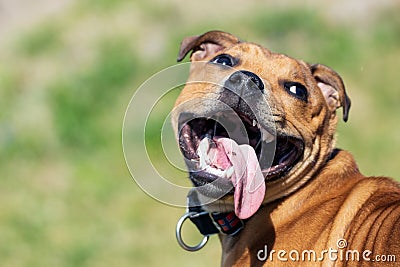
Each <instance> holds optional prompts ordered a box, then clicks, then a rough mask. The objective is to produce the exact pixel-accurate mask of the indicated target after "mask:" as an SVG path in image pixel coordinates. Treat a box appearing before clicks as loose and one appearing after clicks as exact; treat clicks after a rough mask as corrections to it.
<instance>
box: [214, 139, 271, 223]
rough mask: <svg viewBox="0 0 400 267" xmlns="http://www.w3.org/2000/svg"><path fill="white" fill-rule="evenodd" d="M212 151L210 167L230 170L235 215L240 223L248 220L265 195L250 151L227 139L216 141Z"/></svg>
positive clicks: (263, 184) (250, 149)
mask: <svg viewBox="0 0 400 267" xmlns="http://www.w3.org/2000/svg"><path fill="white" fill-rule="evenodd" d="M214 141H215V142H216V147H215V148H210V150H209V157H210V159H211V160H212V165H214V166H215V167H217V168H220V169H223V170H226V169H228V168H229V167H230V166H233V168H234V173H233V175H232V176H231V178H230V179H231V181H232V183H233V185H234V187H235V193H234V199H235V213H236V215H237V216H238V217H239V218H241V219H247V218H249V217H250V216H252V215H253V214H254V213H255V212H256V211H257V210H258V208H259V207H260V206H261V204H262V202H263V200H264V195H265V182H264V176H263V174H262V172H261V169H260V167H259V164H258V160H257V156H256V153H255V151H254V149H253V148H252V147H251V146H249V145H240V146H239V145H238V144H237V143H236V142H235V141H233V140H232V139H229V138H217V139H214Z"/></svg>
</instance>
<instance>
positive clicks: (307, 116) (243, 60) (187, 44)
mask: <svg viewBox="0 0 400 267" xmlns="http://www.w3.org/2000/svg"><path fill="white" fill-rule="evenodd" d="M199 40H200V41H199ZM207 49H208V50H207ZM190 51H192V57H191V61H192V62H197V61H198V59H199V55H201V57H200V58H201V60H202V61H209V60H210V59H212V58H214V57H215V55H217V54H220V53H226V54H230V55H232V56H234V57H237V58H240V63H239V65H238V66H235V69H237V70H248V71H251V72H253V73H256V74H257V75H258V76H259V77H260V78H262V80H263V82H264V84H265V90H266V91H267V93H266V100H267V103H265V106H267V104H268V105H269V106H270V108H271V111H272V114H274V116H273V117H274V118H273V120H274V123H275V125H276V131H277V133H278V134H290V135H292V136H296V137H299V138H301V139H302V140H303V142H304V144H305V150H304V157H303V160H302V161H301V162H299V163H297V164H296V165H295V166H294V167H293V168H292V170H291V171H290V172H289V173H288V174H287V175H286V176H285V177H283V178H281V179H278V180H276V181H272V182H267V183H266V196H265V199H264V202H263V203H264V205H263V206H262V207H261V208H260V209H259V210H258V212H257V213H256V214H255V215H254V216H252V217H251V218H250V219H249V220H248V221H247V222H246V225H245V228H244V229H243V230H242V232H241V233H240V234H239V235H237V236H235V237H230V236H223V235H221V236H220V239H221V244H222V252H223V255H222V265H223V266H264V265H267V266H280V265H281V264H282V265H285V266H299V265H302V266H315V265H323V266H347V265H348V266H357V265H358V264H359V265H360V266H361V265H362V266H371V265H372V264H373V263H371V262H365V261H360V262H354V261H349V262H347V261H335V262H334V261H329V260H325V261H323V262H313V261H311V262H310V261H305V262H291V261H289V262H280V261H278V260H276V259H275V261H274V262H270V261H269V260H267V261H260V260H259V259H257V253H258V252H259V251H260V250H261V249H263V248H264V246H265V245H266V246H267V247H268V250H269V251H271V250H272V249H273V250H279V249H282V250H285V251H290V250H294V249H296V250H298V251H302V250H311V249H313V250H315V251H317V253H319V252H320V251H322V250H324V249H328V248H333V249H335V248H337V241H338V240H339V239H345V240H346V241H347V242H348V246H347V248H348V249H352V250H354V249H358V250H359V251H363V250H366V249H368V250H371V251H372V252H373V254H372V255H377V254H384V255H396V259H397V261H398V262H399V261H400V245H399V244H400V187H399V185H398V184H397V183H395V182H394V181H392V180H390V179H388V178H383V177H364V176H363V175H362V174H361V173H360V172H359V170H358V167H357V165H356V163H355V161H354V159H353V157H352V156H351V154H350V153H348V152H346V151H341V150H337V149H335V130H336V124H337V116H336V109H337V108H339V107H344V115H343V116H344V119H345V120H347V116H348V110H349V106H350V100H349V98H348V97H347V95H346V92H345V89H344V85H343V82H342V80H341V78H340V76H339V75H338V74H337V73H336V72H334V71H333V70H331V69H330V68H328V67H326V66H323V65H309V64H307V63H305V62H303V61H299V60H295V59H293V58H290V57H288V56H285V55H282V54H275V53H272V52H271V51H269V50H267V49H265V48H263V47H261V46H259V45H256V44H253V43H246V42H240V41H239V40H238V39H237V38H236V37H234V36H231V35H229V34H227V33H222V32H211V33H206V34H204V35H202V36H198V37H190V38H188V39H186V41H184V42H183V43H182V47H181V52H180V54H179V59H180V60H181V59H183V58H184V57H185V55H186V54H188V53H189V52H190ZM204 64H206V63H204ZM233 72H234V70H231V69H228V70H221V69H217V68H216V69H215V71H211V72H207V73H203V72H202V65H201V64H193V65H192V69H191V73H190V77H189V79H188V81H189V82H190V81H194V80H196V79H199V75H200V76H201V77H202V78H207V79H209V80H211V81H214V82H216V83H217V82H221V81H223V79H225V78H226V77H228V76H229V75H230V74H232V73H233ZM204 76H206V77H204ZM282 79H286V80H290V81H297V82H301V83H302V84H304V85H305V86H306V87H307V89H308V91H309V96H310V97H309V101H308V103H307V105H304V104H303V103H301V102H300V101H294V100H293V99H291V98H290V97H288V95H287V92H285V91H284V90H282V86H281V84H280V83H279V81H281V80H282ZM220 90H221V88H220V86H218V85H210V84H201V83H200V84H199V83H194V84H190V83H189V84H187V85H186V86H185V88H184V89H183V90H182V92H181V94H180V96H179V97H178V99H177V101H176V105H175V109H174V111H173V115H172V117H173V125H174V128H175V130H176V131H177V120H178V115H179V114H180V113H181V112H187V111H190V112H192V113H194V114H196V115H199V116H201V115H202V114H203V113H204V112H205V110H206V109H209V108H212V107H210V105H212V104H209V103H206V104H205V102H204V98H208V99H217V97H218V95H219V93H220ZM185 103H190V105H185ZM257 108H258V110H261V109H263V108H265V107H264V106H263V105H261V104H260V105H259V106H257ZM261 114H263V113H262V111H261ZM261 117H262V115H261ZM270 120H271V118H270V117H267V114H266V115H265V117H262V121H261V122H262V123H270ZM206 208H207V209H208V210H210V211H227V210H232V209H233V200H232V197H227V198H225V199H222V200H220V201H217V202H216V203H214V204H212V205H208V206H207V207H206ZM380 264H382V263H380ZM387 264H388V265H387V266H389V265H390V264H392V266H395V263H393V262H392V263H387Z"/></svg>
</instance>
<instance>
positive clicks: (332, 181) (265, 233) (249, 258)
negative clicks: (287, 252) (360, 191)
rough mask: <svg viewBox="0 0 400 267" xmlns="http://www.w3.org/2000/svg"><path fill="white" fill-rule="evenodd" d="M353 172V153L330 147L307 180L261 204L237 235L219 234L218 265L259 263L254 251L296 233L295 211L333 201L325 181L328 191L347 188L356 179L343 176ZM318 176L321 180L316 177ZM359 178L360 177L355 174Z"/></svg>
mask: <svg viewBox="0 0 400 267" xmlns="http://www.w3.org/2000/svg"><path fill="white" fill-rule="evenodd" d="M330 166H335V167H336V168H331V167H330ZM338 170H342V172H338ZM356 173H359V170H358V167H357V165H356V163H355V161H354V159H353V156H352V155H351V154H350V153H348V152H346V151H342V150H334V151H333V153H332V156H331V158H330V159H329V161H328V162H327V163H326V164H325V165H324V167H323V168H321V169H320V171H319V172H318V173H317V174H316V175H315V176H314V177H312V178H311V179H309V180H308V181H307V183H306V184H305V186H303V187H302V188H300V189H298V190H297V191H296V192H294V193H293V194H292V195H290V196H288V197H285V198H281V199H278V200H275V201H273V202H271V203H268V204H267V205H263V206H262V207H261V208H260V209H259V210H258V211H257V213H256V214H255V215H253V216H252V217H251V218H250V219H249V220H248V221H247V222H246V225H245V227H244V229H243V230H242V231H241V232H240V233H239V234H238V235H236V236H233V237H231V236H227V235H219V237H220V241H221V245H222V263H223V264H222V265H223V266H244V265H245V266H262V264H260V263H261V262H260V261H259V259H257V252H258V251H259V250H260V249H263V248H264V247H265V246H267V247H268V249H269V250H271V249H273V248H274V245H275V243H276V241H277V239H280V238H284V236H290V235H291V234H292V235H296V234H298V233H295V232H291V229H292V228H291V224H293V225H294V224H296V223H301V222H300V220H302V219H304V218H305V216H304V214H300V213H299V210H307V209H308V208H309V207H313V206H314V207H317V206H321V203H326V202H328V201H329V202H332V201H333V202H334V201H335V198H337V196H335V195H332V194H330V191H329V192H327V191H326V188H329V187H327V186H326V184H327V183H328V184H329V185H330V187H331V189H332V192H337V191H336V189H335V188H336V187H341V188H351V187H352V186H353V185H354V184H355V183H356V182H357V181H358V179H346V177H349V176H354V175H355V174H356ZM320 177H323V179H322V178H321V179H319V178H320ZM359 177H362V176H361V175H359ZM360 179H361V178H360ZM349 190H350V189H349ZM338 203H339V201H338ZM338 205H339V204H338ZM333 206H335V205H333ZM300 207H301V209H300ZM310 210H312V208H310ZM325 212H332V213H334V212H335V211H334V209H332V210H328V211H325ZM255 229H256V230H255ZM304 238H307V237H304ZM299 240H302V239H301V238H300V239H299ZM305 242H306V240H305ZM277 249H285V248H277Z"/></svg>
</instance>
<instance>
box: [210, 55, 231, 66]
mask: <svg viewBox="0 0 400 267" xmlns="http://www.w3.org/2000/svg"><path fill="white" fill-rule="evenodd" d="M210 62H211V63H215V64H220V65H223V66H229V67H233V66H234V65H235V60H234V59H233V58H232V57H231V56H230V55H227V54H221V55H218V56H216V57H215V58H214V59H212V60H211V61H210Z"/></svg>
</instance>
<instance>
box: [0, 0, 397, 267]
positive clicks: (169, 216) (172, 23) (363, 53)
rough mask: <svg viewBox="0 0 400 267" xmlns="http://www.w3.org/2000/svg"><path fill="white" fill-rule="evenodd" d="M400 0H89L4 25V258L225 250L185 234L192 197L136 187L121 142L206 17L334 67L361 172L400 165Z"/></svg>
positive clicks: (177, 257)
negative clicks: (138, 98)
mask: <svg viewBox="0 0 400 267" xmlns="http://www.w3.org/2000/svg"><path fill="white" fill-rule="evenodd" d="M378 2H379V1H378ZM378 2H377V3H378ZM389 2H390V1H389ZM394 2H395V1H393V4H392V5H387V7H386V8H385V7H380V6H379V4H376V7H374V8H369V9H368V8H365V5H366V4H365V3H370V1H366V2H365V3H364V2H363V1H358V2H357V1H339V2H337V3H336V4H335V3H329V4H328V2H326V3H322V2H321V1H309V2H308V4H306V5H304V4H302V5H300V4H298V2H297V1H263V2H262V1H253V2H250V1H247V2H244V1H243V2H241V1H227V0H224V1H215V2H214V1H211V0H205V1H197V2H194V1H192V2H189V1H177V0H175V1H161V0H151V1H144V0H143V1H142V0H140V1H128V0H118V1H112V0H80V1H70V4H69V5H67V6H66V7H65V8H64V9H63V10H61V11H59V12H57V14H54V15H50V16H45V17H41V18H40V19H37V20H35V21H34V22H33V23H30V24H29V25H25V26H24V27H21V28H19V29H18V31H12V32H8V33H7V35H6V36H3V37H2V39H1V40H2V42H1V44H0V49H1V50H0V171H1V178H0V203H1V204H0V266H61V267H63V266H217V265H218V264H219V259H220V248H219V242H218V240H217V238H215V237H213V238H211V241H210V242H209V244H208V245H207V246H206V247H205V248H204V249H203V250H201V251H199V252H196V253H190V252H186V251H183V250H182V249H180V248H179V247H178V245H177V243H176V241H175V237H174V227H175V223H176V221H177V219H178V218H179V216H180V215H181V214H182V213H183V212H184V210H183V209H181V208H174V207H171V206H167V205H164V204H161V203H160V202H157V201H156V200H154V199H152V198H150V197H149V196H147V195H146V194H145V193H143V192H142V191H141V190H140V188H139V187H138V186H137V185H136V184H135V182H134V181H133V179H132V178H131V177H130V174H129V172H128V170H127V167H126V166H125V162H124V157H123V153H122V146H121V132H122V121H123V116H124V112H125V109H126V107H127V105H128V103H129V100H130V98H131V96H132V95H133V93H134V92H135V90H136V89H137V88H138V87H139V86H140V85H141V84H142V83H143V82H144V81H145V80H146V79H147V78H149V77H150V76H151V75H153V74H155V73H156V72H158V71H160V70H162V69H164V68H165V67H168V66H171V65H173V64H175V60H176V56H177V52H178V47H179V43H180V41H181V39H182V38H183V37H185V36H188V35H196V34H200V33H203V32H205V31H208V30H211V29H220V30H225V31H228V32H231V33H234V34H235V35H238V36H240V37H241V38H242V39H244V40H249V41H254V42H258V43H261V44H263V45H265V46H266V47H269V48H270V49H271V50H272V51H276V52H281V53H286V54H289V55H291V56H294V57H297V58H301V59H304V60H306V61H308V62H312V63H316V62H319V63H323V64H326V65H329V66H331V67H332V68H334V69H335V70H336V71H338V72H339V73H340V74H341V75H342V77H343V79H344V81H345V84H346V86H347V90H348V94H349V95H350V97H351V99H352V103H353V105H352V109H351V112H350V119H349V122H348V123H346V124H345V123H343V122H341V123H340V125H339V129H338V146H339V147H341V148H344V149H348V150H351V151H352V152H353V154H354V155H355V157H356V159H357V161H358V163H359V166H360V169H361V170H362V172H363V173H364V174H367V175H386V176H392V177H397V178H400V163H399V162H400V161H399V160H400V152H399V150H400V134H399V132H400V119H399V118H400V115H399V114H400V86H399V81H398V78H399V70H400V68H399V64H400V63H399V62H400V16H399V15H398V11H400V8H399V7H400V6H399V4H396V3H394ZM345 3H347V5H346V4H345ZM349 3H350V4H349ZM342 4H343V5H342ZM21 8H23V6H22V7H21ZM21 19H22V18H21ZM137 108H138V109H140V108H141V107H137ZM158 130H159V129H153V131H154V132H157V131H158ZM150 149H157V148H154V147H153V148H151V146H150ZM150 153H151V151H150ZM154 155H155V156H154V157H155V160H157V155H158V153H154ZM143 159H145V157H143ZM160 159H162V158H161V155H160ZM186 232H187V235H189V236H190V238H191V240H192V241H193V242H195V240H196V238H200V237H199V236H198V235H196V233H195V231H193V229H187V230H186Z"/></svg>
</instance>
